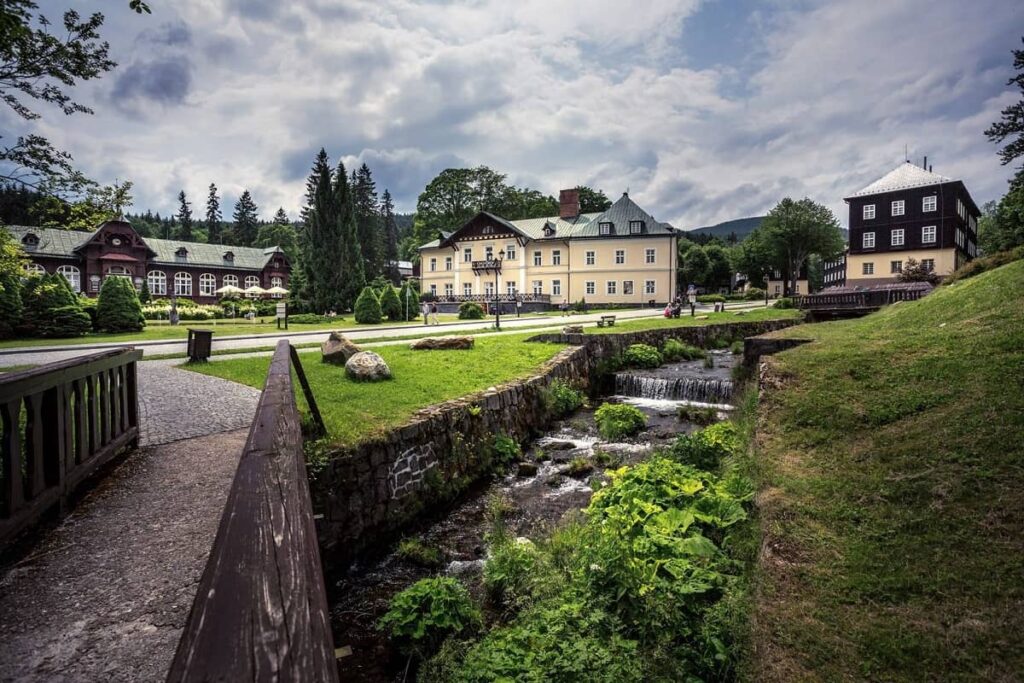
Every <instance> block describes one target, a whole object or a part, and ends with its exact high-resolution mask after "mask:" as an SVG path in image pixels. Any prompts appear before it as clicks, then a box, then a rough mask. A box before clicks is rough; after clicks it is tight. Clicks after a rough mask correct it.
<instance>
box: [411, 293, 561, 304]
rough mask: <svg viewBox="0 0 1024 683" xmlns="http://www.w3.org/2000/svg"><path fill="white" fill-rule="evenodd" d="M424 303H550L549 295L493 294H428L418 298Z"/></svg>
mask: <svg viewBox="0 0 1024 683" xmlns="http://www.w3.org/2000/svg"><path fill="white" fill-rule="evenodd" d="M420 298H421V299H422V300H424V301H436V302H437V303H439V304H461V303H462V302H464V301H472V302H473V303H477V304H489V303H494V302H495V301H497V302H499V303H515V302H516V301H521V302H523V303H524V304H525V303H544V304H549V303H551V295H550V294H521V293H520V294H499V295H498V296H494V295H493V294H438V295H437V296H431V295H430V292H427V293H425V294H423V296H422V297H420Z"/></svg>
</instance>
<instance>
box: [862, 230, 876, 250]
mask: <svg viewBox="0 0 1024 683" xmlns="http://www.w3.org/2000/svg"><path fill="white" fill-rule="evenodd" d="M860 246H861V248H862V249H874V248H875V233H873V232H866V233H864V236H863V237H862V238H861V243H860Z"/></svg>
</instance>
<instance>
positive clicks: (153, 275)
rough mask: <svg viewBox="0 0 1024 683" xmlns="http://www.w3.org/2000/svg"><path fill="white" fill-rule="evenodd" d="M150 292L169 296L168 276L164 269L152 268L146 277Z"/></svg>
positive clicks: (155, 294)
mask: <svg viewBox="0 0 1024 683" xmlns="http://www.w3.org/2000/svg"><path fill="white" fill-rule="evenodd" d="M146 285H147V286H148V287H149V293H150V294H152V295H154V296H167V276H166V275H165V274H164V271H162V270H151V271H149V275H148V276H147V278H146Z"/></svg>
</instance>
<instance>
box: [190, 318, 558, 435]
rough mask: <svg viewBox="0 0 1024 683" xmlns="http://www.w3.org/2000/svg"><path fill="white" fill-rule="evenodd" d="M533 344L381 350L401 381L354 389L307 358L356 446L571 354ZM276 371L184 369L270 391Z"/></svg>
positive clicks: (313, 380) (340, 372)
mask: <svg viewBox="0 0 1024 683" xmlns="http://www.w3.org/2000/svg"><path fill="white" fill-rule="evenodd" d="M529 336H530V335H529V334H521V335H509V336H497V337H482V338H479V339H477V340H476V347H475V348H474V349H472V350H470V351H413V350H411V349H409V347H408V346H405V345H402V346H387V347H380V348H378V349H374V350H375V351H376V352H377V353H379V354H380V355H381V356H383V357H384V360H386V361H387V363H388V365H389V366H390V367H391V372H392V374H393V375H394V377H393V379H392V380H390V381H386V382H378V383H375V384H365V383H358V382H353V381H351V380H349V379H348V378H346V377H345V369H344V368H343V367H339V366H335V365H327V364H325V363H321V362H320V361H319V359H318V358H317V357H316V355H315V354H310V355H304V356H301V358H302V366H303V368H304V369H305V371H306V376H307V377H308V378H309V383H310V386H311V387H312V389H313V395H314V396H315V397H316V400H317V405H318V406H319V407H320V412H321V413H322V414H323V417H324V422H325V423H326V424H327V430H328V432H329V434H330V438H331V441H333V442H336V443H339V444H351V443H355V442H358V441H360V440H362V439H365V438H368V437H371V436H373V435H374V434H378V433H380V432H383V431H385V430H387V429H389V428H391V427H394V426H396V425H400V424H403V423H404V422H406V421H408V419H409V417H410V416H411V415H412V413H413V412H415V411H416V410H419V409H420V408H424V407H426V406H429V405H433V404H435V403H440V402H442V401H446V400H449V399H452V398H458V397H459V396H464V395H466V394H470V393H473V392H475V391H480V390H483V389H487V388H488V387H490V386H494V385H496V384H498V383H501V382H506V381H508V380H511V379H515V378H517V377H523V376H526V375H529V374H530V373H532V372H534V371H535V370H536V369H537V368H538V367H539V366H540V365H541V364H542V363H543V362H544V361H546V360H548V359H549V358H551V357H552V356H554V355H555V354H556V353H558V351H560V350H561V349H562V348H564V347H563V346H561V345H557V344H527V343H524V340H525V339H526V338H527V337H529ZM269 364H270V358H269V356H262V357H256V358H236V359H231V360H221V361H216V362H213V363H206V364H198V365H186V366H183V367H187V368H188V369H190V370H194V371H195V372H201V373H204V374H208V375H216V376H217V377H223V378H225V379H230V380H233V381H235V382H241V383H242V384H248V385H250V386H253V387H260V388H262V387H263V383H264V380H265V379H266V375H267V367H268V366H269Z"/></svg>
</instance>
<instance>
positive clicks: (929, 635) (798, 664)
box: [749, 262, 1024, 681]
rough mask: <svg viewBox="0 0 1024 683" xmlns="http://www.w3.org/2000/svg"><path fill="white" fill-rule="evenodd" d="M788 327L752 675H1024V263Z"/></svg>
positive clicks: (775, 363)
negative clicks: (857, 315)
mask: <svg viewBox="0 0 1024 683" xmlns="http://www.w3.org/2000/svg"><path fill="white" fill-rule="evenodd" d="M777 335H778V336H786V337H807V338H812V339H814V340H815V342H816V343H813V344H809V345H805V346H801V347H798V348H796V349H793V350H791V351H788V352H785V353H782V354H779V355H778V356H775V357H773V358H772V359H770V361H769V363H770V367H771V374H770V379H769V384H768V386H767V389H766V391H765V392H764V393H763V395H762V403H761V406H760V409H759V415H760V416H761V417H760V419H761V422H760V424H759V426H758V436H757V439H758V451H759V472H758V475H757V477H758V479H759V484H760V485H759V489H760V492H759V497H758V501H759V505H760V517H761V525H760V526H761V531H762V534H763V538H762V539H761V544H760V548H761V551H760V561H759V568H758V576H757V589H756V599H755V603H754V608H753V624H754V627H753V630H752V643H753V644H752V650H751V652H753V653H754V655H753V656H752V657H751V658H750V660H749V662H750V667H749V668H750V672H751V673H750V678H752V679H754V680H765V681H794V680H836V681H845V680H884V681H924V680H943V681H969V680H1002V681H1009V680H1019V679H1020V677H1021V675H1022V672H1024V649H1022V648H1021V647H1020V644H1019V634H1020V633H1022V632H1024V610H1022V609H1021V606H1022V604H1024V561H1022V558H1024V533H1022V530H1024V465H1022V463H1024V262H1016V263H1011V264H1009V265H1006V266H1003V267H1001V268H998V269H996V270H992V271H990V272H986V273H983V274H981V275H978V276H976V277H974V278H971V279H968V280H963V281H961V282H957V283H955V284H953V285H949V286H944V287H940V288H938V289H936V290H935V291H934V292H933V293H932V294H931V295H929V296H928V297H926V298H925V299H922V300H920V301H917V302H912V303H902V304H897V305H894V306H890V307H887V308H885V309H883V310H882V311H880V312H878V313H876V314H874V315H871V316H868V317H865V318H861V319H858V320H851V321H842V322H834V323H823V324H818V325H806V326H800V327H798V328H789V329H787V330H784V331H781V332H779V333H777Z"/></svg>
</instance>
